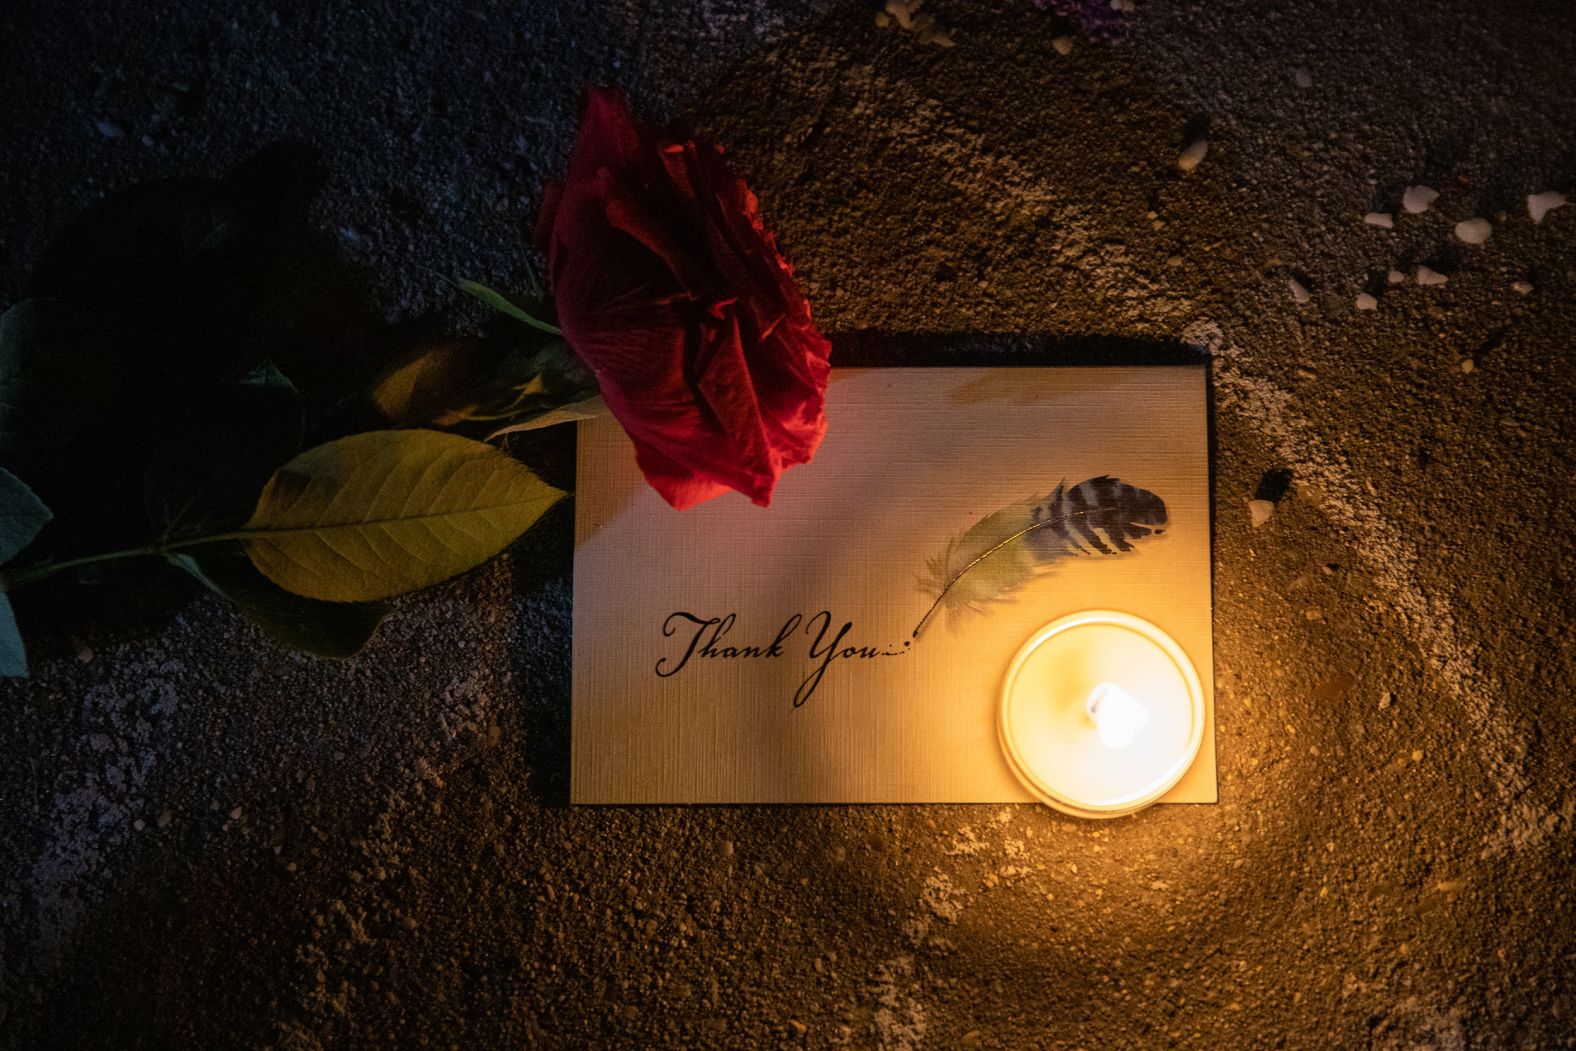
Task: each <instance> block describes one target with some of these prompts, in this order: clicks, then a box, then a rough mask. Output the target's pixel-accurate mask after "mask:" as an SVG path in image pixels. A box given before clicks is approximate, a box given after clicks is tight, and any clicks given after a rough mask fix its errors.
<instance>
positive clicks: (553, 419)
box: [370, 340, 604, 440]
mask: <svg viewBox="0 0 1576 1051" xmlns="http://www.w3.org/2000/svg"><path fill="white" fill-rule="evenodd" d="M370 396H371V399H372V402H373V404H374V405H376V406H377V408H378V410H379V411H380V412H382V413H383V414H384V415H385V416H386V417H388V419H389V420H391V421H393V422H395V423H402V424H405V425H406V426H419V425H423V424H425V425H427V426H432V427H443V428H447V429H451V430H456V431H460V432H461V433H464V434H467V435H470V436H475V437H484V436H485V437H486V438H488V439H489V440H490V439H492V438H495V437H497V436H498V435H500V434H508V433H510V432H513V431H523V430H534V429H536V428H538V427H547V426H550V425H551V424H555V423H565V422H568V421H570V420H577V419H585V418H587V417H589V416H595V415H598V414H600V413H601V412H602V411H604V407H603V406H602V403H601V397H600V395H599V393H598V391H597V384H596V378H595V377H594V376H592V375H591V372H590V370H589V369H587V368H586V367H585V365H584V364H583V363H582V362H581V361H580V359H579V358H577V357H576V356H575V354H574V352H573V351H572V350H570V349H569V345H568V344H567V343H565V342H563V341H562V340H554V341H553V342H551V343H548V344H546V345H545V346H542V347H539V348H536V349H535V350H534V351H530V352H527V351H524V350H515V351H512V352H504V351H502V350H501V349H500V348H499V346H498V345H497V343H496V342H495V341H494V342H489V341H485V340H453V341H450V342H448V343H441V344H438V345H435V346H431V347H424V348H421V349H420V350H418V351H416V352H414V353H412V354H409V355H406V356H405V357H403V358H401V359H400V360H398V361H396V362H395V363H394V364H393V365H391V366H390V367H389V368H388V369H387V370H386V371H385V372H384V373H383V375H382V376H381V377H379V378H378V380H377V381H376V382H374V384H373V386H372V389H371V392H370Z"/></svg>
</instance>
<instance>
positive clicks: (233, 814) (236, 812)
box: [230, 807, 241, 821]
mask: <svg viewBox="0 0 1576 1051" xmlns="http://www.w3.org/2000/svg"><path fill="white" fill-rule="evenodd" d="M230 820H231V821H239V820H241V808H240V807H235V808H234V809H232V810H231V811H230Z"/></svg>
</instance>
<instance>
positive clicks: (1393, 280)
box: [1384, 270, 1406, 285]
mask: <svg viewBox="0 0 1576 1051" xmlns="http://www.w3.org/2000/svg"><path fill="white" fill-rule="evenodd" d="M1384 279H1385V280H1386V281H1388V282H1389V283H1390V284H1392V285H1404V284H1406V275H1405V274H1403V273H1401V271H1399V270H1392V271H1390V272H1389V273H1388V274H1386V275H1384Z"/></svg>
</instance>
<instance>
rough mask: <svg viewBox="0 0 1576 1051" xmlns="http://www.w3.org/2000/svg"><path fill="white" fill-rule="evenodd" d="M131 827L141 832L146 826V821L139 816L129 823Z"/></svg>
mask: <svg viewBox="0 0 1576 1051" xmlns="http://www.w3.org/2000/svg"><path fill="white" fill-rule="evenodd" d="M131 827H132V828H134V829H136V830H137V831H138V832H141V831H142V830H143V829H145V828H147V827H148V823H147V822H146V821H144V820H142V818H140V817H139V818H138V819H137V820H135V821H133V822H132V823H131Z"/></svg>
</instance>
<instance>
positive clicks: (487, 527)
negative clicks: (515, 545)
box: [240, 430, 564, 602]
mask: <svg viewBox="0 0 1576 1051" xmlns="http://www.w3.org/2000/svg"><path fill="white" fill-rule="evenodd" d="M563 496H564V494H563V492H562V491H560V490H558V489H555V488H553V487H552V486H550V485H548V484H547V483H546V482H543V481H542V480H541V479H540V478H538V477H537V476H536V475H535V474H534V473H532V471H531V470H530V469H529V468H527V467H525V466H523V465H522V464H520V463H518V462H516V461H515V460H513V459H511V458H510V457H509V456H508V455H506V454H505V453H503V452H500V451H499V450H497V449H495V448H493V447H492V446H490V445H487V444H485V443H483V442H477V441H472V440H471V439H469V438H461V437H458V436H456V435H452V434H442V433H439V432H437V431H423V430H406V431H369V432H367V433H365V434H355V435H351V436H350V437H348V438H341V439H339V440H338V441H333V442H329V443H328V444H326V445H320V446H318V447H317V448H315V449H309V450H307V451H306V452H304V453H302V454H301V455H300V456H297V457H296V458H295V459H294V460H291V461H290V462H289V463H287V464H285V465H284V466H283V467H281V468H280V469H279V470H278V471H276V472H275V473H274V476H273V477H272V478H270V479H269V480H268V484H267V485H266V486H264V487H263V492H262V495H261V496H259V497H258V500H257V509H256V510H255V511H254V512H253V513H252V517H251V520H250V521H249V522H247V524H246V526H245V528H244V529H243V530H242V532H241V537H240V538H241V539H242V541H243V542H244V543H245V545H246V553H247V555H249V556H250V557H251V559H252V563H253V564H254V565H256V566H257V568H258V569H259V570H260V571H261V572H262V573H263V574H264V575H265V576H267V577H268V578H269V579H270V580H272V581H273V582H274V583H276V584H278V585H279V586H280V587H282V588H285V589H286V590H287V591H293V592H295V593H296V594H298V595H305V596H307V597H308V598H316V599H324V600H327V601H330V602H370V601H374V600H377V599H382V598H388V597H390V596H392V595H399V594H403V593H404V592H407V591H415V590H416V589H418V588H424V587H427V586H429V585H431V584H436V583H438V582H439V581H441V580H446V579H448V578H449V577H452V576H455V575H456V574H459V573H463V572H465V571H466V570H468V569H470V568H472V567H473V566H476V565H479V564H480V563H482V562H484V561H486V560H487V559H488V558H491V557H492V556H493V555H495V554H497V553H498V552H499V551H502V550H503V549H504V548H505V547H507V546H509V544H510V543H512V542H513V541H514V539H515V538H516V537H518V536H519V535H520V534H521V533H523V532H525V530H527V529H528V528H530V527H531V525H532V524H533V523H534V522H536V520H537V519H538V518H540V517H541V516H542V515H543V513H545V512H546V511H547V509H548V508H550V507H552V506H553V504H555V503H557V502H558V501H559V500H560V499H562V498H563Z"/></svg>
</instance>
